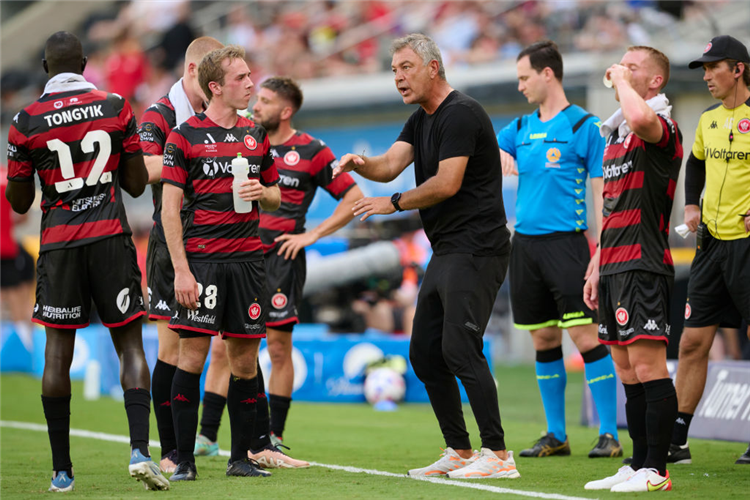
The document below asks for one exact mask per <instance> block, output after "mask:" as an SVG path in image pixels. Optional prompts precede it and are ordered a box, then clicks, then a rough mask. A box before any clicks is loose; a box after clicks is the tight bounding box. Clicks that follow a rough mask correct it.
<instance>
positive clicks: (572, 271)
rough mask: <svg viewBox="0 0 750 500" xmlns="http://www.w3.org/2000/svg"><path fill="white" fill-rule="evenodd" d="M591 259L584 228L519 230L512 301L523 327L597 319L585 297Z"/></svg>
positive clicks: (511, 274) (519, 325)
mask: <svg viewBox="0 0 750 500" xmlns="http://www.w3.org/2000/svg"><path fill="white" fill-rule="evenodd" d="M590 260H591V252H590V250H589V243H588V240H587V239H586V236H585V235H584V234H583V233H574V232H569V233H551V234H545V235H539V236H536V235H534V236H529V235H524V234H520V233H518V232H517V233H515V234H514V235H513V250H512V251H511V253H510V270H509V277H510V302H511V308H512V310H513V322H514V324H515V327H516V328H518V329H520V330H538V329H540V328H545V327H550V326H557V327H560V328H570V327H573V326H581V325H590V324H592V323H595V322H596V321H597V319H598V318H597V314H596V312H594V311H592V310H591V309H589V308H588V307H587V306H586V303H585V302H584V301H583V285H584V284H585V281H584V279H583V277H584V276H585V274H586V268H587V267H588V264H589V261H590Z"/></svg>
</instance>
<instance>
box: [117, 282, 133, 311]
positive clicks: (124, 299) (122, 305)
mask: <svg viewBox="0 0 750 500" xmlns="http://www.w3.org/2000/svg"><path fill="white" fill-rule="evenodd" d="M128 307H130V289H128V288H123V289H122V290H120V293H118V294H117V308H118V309H119V310H120V312H121V313H123V314H125V312H126V311H127V310H128Z"/></svg>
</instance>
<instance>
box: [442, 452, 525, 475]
mask: <svg viewBox="0 0 750 500" xmlns="http://www.w3.org/2000/svg"><path fill="white" fill-rule="evenodd" d="M448 477H449V478H451V479H491V478H494V477H507V478H515V477H521V474H520V473H519V472H518V469H516V461H515V460H513V452H512V451H509V452H508V458H507V459H506V460H501V459H499V458H498V457H497V455H495V452H493V451H492V450H490V449H488V448H482V451H481V453H479V456H478V457H477V459H476V460H474V462H473V463H472V464H470V465H467V466H466V467H463V468H461V469H457V470H453V471H450V472H449V473H448Z"/></svg>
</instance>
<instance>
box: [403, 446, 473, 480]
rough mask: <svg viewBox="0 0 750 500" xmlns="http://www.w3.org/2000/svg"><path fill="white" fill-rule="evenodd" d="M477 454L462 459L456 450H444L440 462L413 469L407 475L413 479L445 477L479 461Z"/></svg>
mask: <svg viewBox="0 0 750 500" xmlns="http://www.w3.org/2000/svg"><path fill="white" fill-rule="evenodd" d="M477 456H478V455H477V454H476V452H475V453H473V454H472V456H471V457H470V458H461V455H459V454H458V453H456V450H454V449H453V448H451V447H450V446H449V447H448V448H446V449H445V450H443V453H442V454H441V455H440V460H438V461H437V462H435V463H434V464H431V465H428V466H427V467H422V468H421V469H411V470H410V471H409V472H408V473H407V474H408V475H409V476H412V477H440V476H445V475H446V474H448V473H449V472H451V471H456V470H459V469H461V468H463V467H466V466H468V465H471V464H473V463H474V461H475V460H476V459H477Z"/></svg>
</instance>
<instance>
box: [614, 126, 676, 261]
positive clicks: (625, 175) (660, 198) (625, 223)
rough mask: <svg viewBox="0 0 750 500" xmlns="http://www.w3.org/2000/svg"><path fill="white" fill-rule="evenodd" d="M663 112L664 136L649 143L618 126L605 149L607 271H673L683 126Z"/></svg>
mask: <svg viewBox="0 0 750 500" xmlns="http://www.w3.org/2000/svg"><path fill="white" fill-rule="evenodd" d="M658 116H659V122H660V123H661V126H662V138H661V140H660V141H659V142H658V143H656V144H650V143H648V142H646V141H644V140H643V139H641V138H639V137H638V136H637V135H635V134H634V133H633V132H631V133H629V134H628V135H627V136H626V137H620V135H619V132H618V131H617V130H615V131H614V132H612V134H611V135H610V136H609V137H608V138H607V146H606V147H605V149H604V161H603V164H602V170H603V172H604V208H603V211H604V213H603V215H604V219H603V223H602V237H601V258H600V272H601V274H602V275H608V274H617V273H622V272H626V271H634V270H640V271H647V272H652V273H657V274H666V275H673V274H674V265H673V263H672V253H671V251H670V250H669V217H670V214H671V213H672V203H673V201H674V192H675V188H676V187H677V177H678V176H679V174H680V166H681V165H682V132H680V129H679V128H678V127H677V123H676V122H674V121H673V120H671V119H670V118H665V117H662V116H661V115H658Z"/></svg>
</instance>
